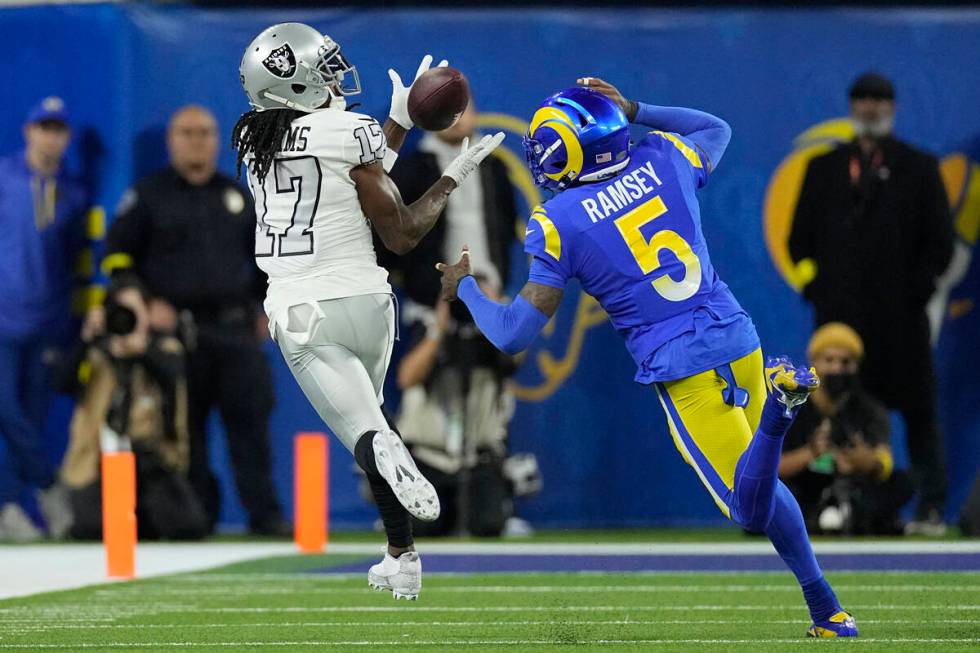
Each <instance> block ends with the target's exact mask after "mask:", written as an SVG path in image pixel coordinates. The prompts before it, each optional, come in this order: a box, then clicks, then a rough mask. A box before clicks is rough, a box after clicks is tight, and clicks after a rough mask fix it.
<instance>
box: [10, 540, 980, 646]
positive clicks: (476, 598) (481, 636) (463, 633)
mask: <svg viewBox="0 0 980 653" xmlns="http://www.w3.org/2000/svg"><path fill="white" fill-rule="evenodd" d="M362 560H363V561H364V566H365V569H366V567H367V565H368V564H370V562H371V560H369V559H367V558H365V557H364V556H362V555H328V556H287V557H279V558H272V559H267V560H262V561H256V562H250V563H241V564H237V565H231V566H227V567H223V568H219V569H216V570H214V571H210V572H205V573H194V574H182V575H175V576H169V577H163V578H158V579H150V580H140V581H134V582H129V583H117V584H111V585H101V586H96V587H90V588H86V589H82V590H75V591H66V592H58V593H51V594H43V595H37V596H32V597H29V598H24V599H13V600H7V601H0V650H21V651H43V650H60V651H120V650H122V651H143V650H161V651H166V650H193V651H252V650H279V651H305V650H342V651H346V650H357V651H361V650H368V651H396V650H397V651H412V652H414V651H433V652H434V651H474V650H477V651H507V652H508V653H518V652H520V651H566V650H569V649H572V648H576V649H578V650H601V651H705V650H713V651H753V652H755V651H760V652H761V651H786V650H795V649H798V648H799V647H803V646H806V647H812V646H823V647H831V648H835V649H836V648H838V647H842V646H858V648H859V649H860V650H861V651H889V652H895V651H909V652H912V651H915V652H919V651H977V650H980V575H977V574H971V573H959V574H953V573H897V572H892V573H837V574H831V575H830V579H831V581H832V582H833V583H834V584H835V586H836V588H837V591H838V594H839V595H840V597H841V599H842V600H843V601H844V604H845V607H847V608H848V609H850V610H852V611H853V612H854V614H855V616H856V617H857V619H858V625H859V627H860V628H861V631H862V635H863V638H862V639H860V640H858V641H829V640H825V641H813V640H810V641H808V640H806V639H804V638H803V635H804V632H805V630H806V627H807V625H808V620H807V614H806V610H805V609H804V607H803V604H802V599H801V596H800V592H799V589H798V588H797V587H796V586H795V584H794V583H793V581H792V579H791V578H790V577H789V576H788V574H783V573H740V574H720V573H674V574H649V573H646V574H605V573H601V574H599V573H589V574H567V573H533V574H529V573H524V574H493V575H480V574H462V575H429V576H427V577H426V578H425V585H424V589H423V593H422V597H421V598H420V600H419V601H418V602H416V603H409V602H406V601H399V602H395V601H394V600H393V599H392V598H391V595H390V594H388V593H376V592H372V591H370V590H368V588H367V586H366V578H365V576H364V574H360V573H358V574H349V575H340V576H330V575H323V574H311V573H308V571H307V570H309V569H315V568H324V567H330V566H335V565H345V564H349V563H351V562H355V561H358V562H359V561H362Z"/></svg>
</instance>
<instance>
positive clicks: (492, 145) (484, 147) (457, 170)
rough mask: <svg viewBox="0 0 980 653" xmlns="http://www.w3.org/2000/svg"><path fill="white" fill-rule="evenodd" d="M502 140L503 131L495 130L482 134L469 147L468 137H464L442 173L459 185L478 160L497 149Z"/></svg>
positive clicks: (478, 164)
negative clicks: (457, 154) (456, 154)
mask: <svg viewBox="0 0 980 653" xmlns="http://www.w3.org/2000/svg"><path fill="white" fill-rule="evenodd" d="M503 140H504V133H503V132H497V133H496V134H494V135H493V136H484V137H483V138H481V139H480V142H479V143H477V144H476V145H474V146H473V147H469V144H470V139H469V138H464V139H463V144H462V146H461V148H460V152H459V156H457V157H456V158H455V159H453V162H452V163H450V164H449V166H447V167H446V170H445V172H443V173H442V174H443V175H444V176H446V177H449V178H450V179H452V180H453V181H455V182H456V185H457V186H459V185H460V184H462V183H463V180H464V179H466V178H467V177H469V176H470V175H471V174H473V171H474V170H476V169H477V168H478V167H479V166H480V162H481V161H483V160H484V159H485V158H487V157H488V156H490V153H491V152H493V151H494V150H495V149H497V146H498V145H500V144H501V143H502V142H503Z"/></svg>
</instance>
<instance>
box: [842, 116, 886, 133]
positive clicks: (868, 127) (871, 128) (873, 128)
mask: <svg viewBox="0 0 980 653" xmlns="http://www.w3.org/2000/svg"><path fill="white" fill-rule="evenodd" d="M851 123H852V124H853V125H854V135H855V136H857V137H858V138H865V137H867V138H884V137H885V136H888V135H889V134H891V133H892V127H894V126H895V118H894V117H893V116H881V117H879V118H873V119H871V120H864V119H858V118H852V119H851Z"/></svg>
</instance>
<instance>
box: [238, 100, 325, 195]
mask: <svg viewBox="0 0 980 653" xmlns="http://www.w3.org/2000/svg"><path fill="white" fill-rule="evenodd" d="M305 115H306V114H305V113H304V112H302V111H297V110H296V109H271V110H266V111H256V110H255V109H253V110H251V111H249V112H248V113H243V114H242V117H241V118H239V119H238V122H237V123H235V128H234V129H233V130H232V132H231V146H232V147H233V148H235V149H236V150H238V160H237V161H236V163H235V169H236V170H237V171H238V178H239V179H241V176H242V162H244V161H245V157H246V156H247V155H248V154H249V153H251V154H252V155H253V157H254V158H253V159H252V172H253V173H255V177H256V178H257V179H258V181H259V183H260V184H263V183H265V176H266V175H267V174H269V170H270V169H271V168H272V160H273V159H274V158H275V156H276V154H277V153H278V152H280V151H282V142H283V139H284V138H285V136H286V132H288V131H289V126H290V124H292V122H293V121H294V120H296V119H297V118H299V117H300V116H305Z"/></svg>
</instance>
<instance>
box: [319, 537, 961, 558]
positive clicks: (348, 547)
mask: <svg viewBox="0 0 980 653" xmlns="http://www.w3.org/2000/svg"><path fill="white" fill-rule="evenodd" d="M813 548H814V550H815V551H816V552H817V554H828V553H830V554H837V553H846V554H882V553H909V554H912V553H919V554H922V553H925V554H929V553H980V541H961V540H943V541H939V542H935V541H916V542H892V541H881V542H818V543H816V544H814V545H813ZM381 549H382V547H380V546H378V545H377V544H330V545H328V547H327V550H328V552H330V553H353V554H361V553H364V554H377V553H379V552H380V551H381ZM419 549H420V550H421V551H422V552H423V553H450V554H466V555H532V554H540V555H555V556H560V555H759V554H770V553H773V548H772V545H771V544H769V542H767V541H765V540H762V541H758V542H717V543H711V542H680V543H671V542H656V543H647V544H644V543H633V542H630V543H622V544H616V543H611V544H610V543H602V544H598V543H597V544H589V543H575V544H573V543H551V544H549V543H546V542H427V543H425V544H424V545H421V544H420V545H419Z"/></svg>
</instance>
